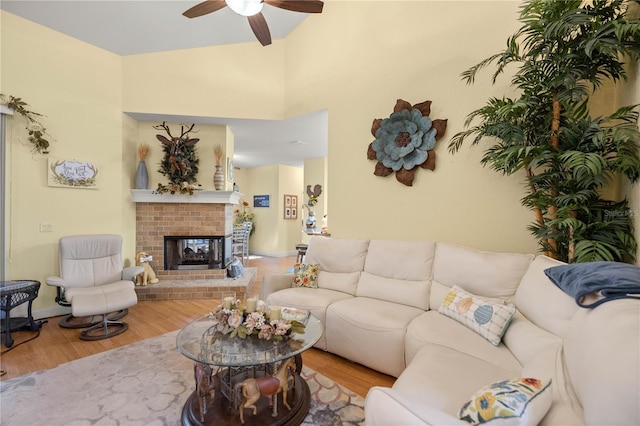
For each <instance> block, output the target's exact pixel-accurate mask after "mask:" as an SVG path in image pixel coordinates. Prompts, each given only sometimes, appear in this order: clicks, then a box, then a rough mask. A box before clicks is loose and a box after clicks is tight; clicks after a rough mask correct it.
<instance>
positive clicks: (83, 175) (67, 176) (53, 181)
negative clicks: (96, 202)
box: [47, 158, 100, 189]
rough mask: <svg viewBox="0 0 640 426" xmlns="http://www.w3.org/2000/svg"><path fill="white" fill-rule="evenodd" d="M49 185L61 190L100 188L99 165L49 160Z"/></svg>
mask: <svg viewBox="0 0 640 426" xmlns="http://www.w3.org/2000/svg"><path fill="white" fill-rule="evenodd" d="M47 165H48V167H49V172H48V173H47V185H49V186H57V187H61V188H82V189H97V188H98V180H97V177H98V169H99V168H100V167H99V166H98V164H97V163H95V162H92V161H78V160H56V159H53V158H49V159H47Z"/></svg>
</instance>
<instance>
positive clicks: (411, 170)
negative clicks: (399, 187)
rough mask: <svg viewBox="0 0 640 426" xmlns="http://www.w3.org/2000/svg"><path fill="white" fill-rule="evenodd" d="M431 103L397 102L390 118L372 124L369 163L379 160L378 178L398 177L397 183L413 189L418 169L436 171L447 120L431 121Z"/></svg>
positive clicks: (374, 121) (377, 167) (376, 169)
mask: <svg viewBox="0 0 640 426" xmlns="http://www.w3.org/2000/svg"><path fill="white" fill-rule="evenodd" d="M430 113H431V101H425V102H421V103H419V104H415V105H413V106H412V105H411V104H410V103H409V102H407V101H405V100H402V99H398V101H397V102H396V105H395V107H394V108H393V113H392V114H391V115H390V116H389V118H385V119H384V120H383V119H380V118H376V119H375V120H373V124H372V125H371V133H372V134H373V136H375V138H376V139H375V140H374V141H373V142H372V143H370V144H369V149H368V150H367V159H369V160H377V161H378V163H377V164H376V168H375V171H374V172H373V174H374V175H376V176H382V177H384V176H389V175H390V174H392V173H393V172H395V173H396V179H397V180H398V182H400V183H402V184H404V185H407V186H412V185H413V178H414V175H415V173H416V170H418V166H420V167H422V168H423V169H429V170H434V169H435V167H436V153H435V151H434V150H433V149H434V147H435V145H436V141H437V140H439V139H440V138H441V137H442V135H444V132H445V130H446V129H447V120H446V119H444V120H431V118H429V114H430Z"/></svg>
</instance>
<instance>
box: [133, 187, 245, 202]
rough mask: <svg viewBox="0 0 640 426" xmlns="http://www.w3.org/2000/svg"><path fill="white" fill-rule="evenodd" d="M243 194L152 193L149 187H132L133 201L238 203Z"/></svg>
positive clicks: (211, 192)
mask: <svg viewBox="0 0 640 426" xmlns="http://www.w3.org/2000/svg"><path fill="white" fill-rule="evenodd" d="M243 195H244V194H242V193H240V192H236V191H194V192H193V195H189V194H154V193H153V190H151V189H132V190H131V200H132V201H133V202H134V203H209V204H239V203H240V198H241V197H242V196H243Z"/></svg>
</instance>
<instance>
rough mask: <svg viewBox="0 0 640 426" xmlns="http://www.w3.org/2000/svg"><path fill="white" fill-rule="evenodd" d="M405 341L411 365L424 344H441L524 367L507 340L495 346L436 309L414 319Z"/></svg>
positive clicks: (498, 362)
mask: <svg viewBox="0 0 640 426" xmlns="http://www.w3.org/2000/svg"><path fill="white" fill-rule="evenodd" d="M405 342H406V343H405V356H406V363H407V364H410V363H413V358H414V357H415V355H416V354H417V353H418V352H419V351H420V350H421V349H422V347H423V346H426V345H429V344H437V345H442V346H448V347H450V348H452V349H454V350H456V351H458V352H461V353H464V354H467V355H469V356H470V357H475V358H480V359H483V360H486V362H487V363H489V364H493V365H496V366H502V367H504V368H506V369H509V370H513V371H518V372H519V371H520V370H521V369H522V365H521V364H520V363H519V362H518V360H517V358H516V357H515V356H514V355H513V354H512V353H511V351H510V350H509V349H508V348H507V347H506V346H505V345H504V344H503V343H501V344H500V345H498V346H494V345H492V344H491V343H489V342H488V341H487V340H485V339H484V338H483V337H482V336H480V335H479V334H477V333H476V332H474V331H473V330H470V329H469V328H467V327H466V326H464V325H462V324H460V323H459V322H457V321H454V320H453V319H451V318H449V317H446V316H444V315H442V314H440V313H439V312H436V311H428V312H424V313H422V314H421V315H420V316H418V317H416V318H415V319H414V320H413V321H411V323H410V324H409V326H408V327H407V335H406V338H405ZM510 378H513V377H510ZM485 384H486V383H485ZM483 385H484V384H483ZM469 395H471V394H469ZM469 395H467V396H469ZM458 408H460V407H458Z"/></svg>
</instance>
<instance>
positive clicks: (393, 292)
mask: <svg viewBox="0 0 640 426" xmlns="http://www.w3.org/2000/svg"><path fill="white" fill-rule="evenodd" d="M434 252H435V243H433V242H430V241H383V240H372V241H370V242H369V249H368V253H367V258H366V261H365V264H364V272H363V273H362V275H361V276H360V281H359V282H358V290H357V293H356V295H357V296H362V297H371V298H374V299H380V300H387V301H390V302H395V303H401V304H403V305H407V306H413V307H416V308H419V309H424V310H427V309H428V308H429V286H430V282H431V281H430V279H431V276H432V273H433V272H432V271H433V256H434Z"/></svg>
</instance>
